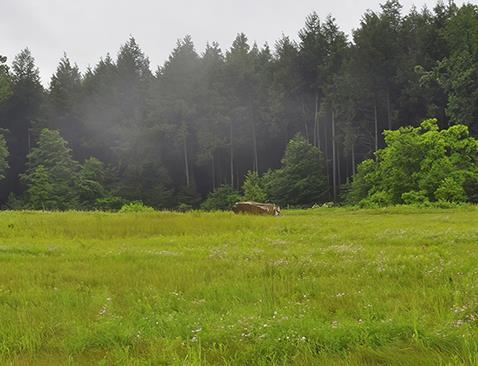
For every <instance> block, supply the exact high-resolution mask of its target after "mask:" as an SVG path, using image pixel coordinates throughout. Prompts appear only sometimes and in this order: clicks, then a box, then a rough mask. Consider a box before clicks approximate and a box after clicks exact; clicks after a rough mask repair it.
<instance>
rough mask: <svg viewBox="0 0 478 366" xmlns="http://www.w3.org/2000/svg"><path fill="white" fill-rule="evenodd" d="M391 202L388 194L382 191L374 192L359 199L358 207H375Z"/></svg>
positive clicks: (387, 204)
mask: <svg viewBox="0 0 478 366" xmlns="http://www.w3.org/2000/svg"><path fill="white" fill-rule="evenodd" d="M391 204H392V198H391V197H390V194H388V193H387V192H384V191H379V192H375V193H374V194H372V195H371V196H370V197H368V198H366V199H364V200H362V201H360V204H359V205H360V207H363V208H377V207H386V206H389V205H391Z"/></svg>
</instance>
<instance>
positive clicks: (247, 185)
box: [242, 171, 267, 202]
mask: <svg viewBox="0 0 478 366" xmlns="http://www.w3.org/2000/svg"><path fill="white" fill-rule="evenodd" d="M242 190H243V191H244V201H256V202H265V201H267V193H266V191H265V189H264V183H263V181H262V178H261V177H260V176H259V174H258V173H257V172H251V171H249V172H248V173H247V175H246V179H245V180H244V184H243V185H242Z"/></svg>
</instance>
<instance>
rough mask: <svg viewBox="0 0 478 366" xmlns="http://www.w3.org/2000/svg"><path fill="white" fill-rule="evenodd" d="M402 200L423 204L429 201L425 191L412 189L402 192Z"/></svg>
mask: <svg viewBox="0 0 478 366" xmlns="http://www.w3.org/2000/svg"><path fill="white" fill-rule="evenodd" d="M402 201H403V203H405V204H407V205H423V204H427V203H429V202H430V201H429V199H428V197H427V194H426V192H425V191H410V192H405V193H404V194H402Z"/></svg>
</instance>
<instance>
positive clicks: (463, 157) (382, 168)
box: [348, 119, 478, 204]
mask: <svg viewBox="0 0 478 366" xmlns="http://www.w3.org/2000/svg"><path fill="white" fill-rule="evenodd" d="M385 142H386V145H387V146H386V147H385V148H383V149H381V150H379V151H378V152H377V160H376V162H374V161H372V160H366V161H365V162H363V163H362V164H361V166H359V169H358V173H357V175H356V176H355V177H354V181H353V183H352V185H351V190H350V192H349V194H348V199H349V201H351V202H353V203H359V202H360V201H362V200H369V201H370V200H372V201H373V198H374V197H376V194H378V193H379V192H380V195H381V197H382V196H383V197H387V200H388V204H398V203H411V202H413V201H415V202H420V201H421V202H425V201H431V202H433V201H438V200H444V201H450V202H464V201H475V200H476V196H477V192H478V190H477V189H478V140H476V139H475V138H473V137H471V136H470V134H469V131H468V128H467V126H465V125H455V126H451V127H450V128H448V129H446V130H439V128H438V125H437V121H436V120H433V119H432V120H426V121H424V122H422V123H421V125H420V126H419V127H415V128H413V127H402V128H400V129H398V130H396V131H387V132H386V134H385ZM382 201H383V200H382Z"/></svg>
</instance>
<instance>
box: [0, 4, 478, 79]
mask: <svg viewBox="0 0 478 366" xmlns="http://www.w3.org/2000/svg"><path fill="white" fill-rule="evenodd" d="M471 1H472V2H476V1H478V0H471ZM381 2H382V1H380V0H334V1H331V0H295V1H291V0H202V1H200V0H197V1H194V0H169V1H163V0H135V1H130V0H0V55H1V54H3V55H5V56H7V57H8V59H9V62H11V60H12V59H13V56H14V55H15V54H17V53H18V52H19V51H20V50H21V49H22V48H25V47H29V48H30V49H31V50H32V53H33V55H34V57H35V58H36V62H37V65H38V66H39V68H40V71H41V75H42V79H43V81H44V83H45V84H47V83H48V82H49V80H50V77H51V75H52V73H53V72H54V71H55V69H56V66H57V64H58V61H59V59H60V58H61V57H62V55H63V53H64V52H66V53H67V54H68V56H69V57H70V59H72V60H73V61H74V62H76V63H77V64H78V66H79V67H80V69H81V70H84V69H85V68H86V67H87V66H88V65H94V64H96V62H97V61H98V60H99V58H100V57H101V56H104V55H105V54H106V53H107V52H110V53H111V54H112V55H116V53H117V52H118V49H119V46H120V45H121V44H122V43H124V42H125V41H126V40H127V39H128V37H129V36H130V35H133V36H134V37H135V38H136V40H137V41H138V43H139V44H140V46H141V47H142V49H143V50H144V51H145V53H146V54H147V55H148V56H149V58H150V60H151V64H152V67H153V69H156V66H157V65H159V64H162V63H163V62H164V61H165V60H166V58H167V57H168V55H169V53H170V52H171V50H172V49H173V47H174V46H175V44H176V40H177V39H178V38H181V37H183V36H184V35H186V34H191V35H192V37H193V40H194V42H195V44H196V47H197V49H198V51H201V50H203V48H204V46H205V44H206V42H207V41H217V42H219V44H220V45H221V47H222V48H223V49H226V48H228V47H230V45H231V43H232V41H233V39H234V38H235V36H236V34H237V33H238V32H244V33H246V35H247V36H248V37H249V40H251V41H257V43H258V44H263V43H264V42H269V44H271V45H273V43H274V41H275V40H277V39H278V38H279V37H280V36H281V34H282V33H283V34H285V35H289V36H291V37H293V38H296V36H297V32H298V30H299V29H300V28H301V27H302V26H303V24H304V19H305V16H306V15H307V14H308V13H310V12H312V11H313V10H315V11H317V13H318V14H319V15H320V17H321V18H325V16H327V14H329V13H330V14H332V15H333V16H334V17H335V18H336V19H337V22H338V23H339V25H340V26H341V27H342V29H343V30H344V31H346V32H347V33H349V32H350V31H351V30H352V29H353V28H356V27H357V26H358V24H359V21H360V17H361V15H362V14H363V13H364V11H365V10H366V9H372V10H377V9H378V8H379V3H381ZM456 2H457V3H462V1H460V0H457V1H456ZM467 2H468V1H467ZM435 3H436V0H402V4H403V5H404V10H405V11H408V10H409V9H410V7H411V6H412V4H415V5H416V6H417V7H418V8H421V7H423V6H424V5H425V4H427V5H428V6H429V7H433V6H434V5H435Z"/></svg>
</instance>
